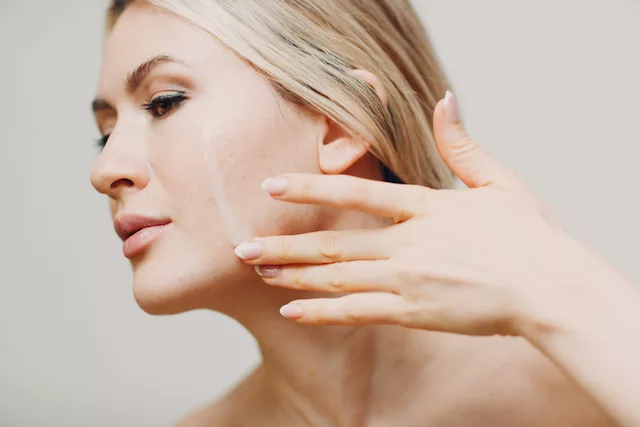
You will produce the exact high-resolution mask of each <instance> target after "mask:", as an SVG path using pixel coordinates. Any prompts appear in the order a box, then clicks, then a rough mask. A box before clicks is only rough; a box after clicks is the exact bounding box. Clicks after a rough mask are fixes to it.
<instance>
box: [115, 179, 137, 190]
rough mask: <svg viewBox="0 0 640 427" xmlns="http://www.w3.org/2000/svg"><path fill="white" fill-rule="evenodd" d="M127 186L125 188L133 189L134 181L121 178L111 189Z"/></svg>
mask: <svg viewBox="0 0 640 427" xmlns="http://www.w3.org/2000/svg"><path fill="white" fill-rule="evenodd" d="M121 185H123V186H125V187H133V181H131V180H130V179H127V178H121V179H119V180H117V181H114V182H112V183H111V188H112V189H114V188H118V187H119V186H121Z"/></svg>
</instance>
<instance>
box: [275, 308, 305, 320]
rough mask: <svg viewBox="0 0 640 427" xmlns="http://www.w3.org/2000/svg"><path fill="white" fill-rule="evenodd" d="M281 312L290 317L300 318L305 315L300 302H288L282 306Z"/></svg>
mask: <svg viewBox="0 0 640 427" xmlns="http://www.w3.org/2000/svg"><path fill="white" fill-rule="evenodd" d="M280 314H281V315H283V316H284V317H286V318H288V319H299V318H301V317H302V316H303V315H304V310H303V309H302V306H301V305H300V304H287V305H284V306H282V308H280Z"/></svg>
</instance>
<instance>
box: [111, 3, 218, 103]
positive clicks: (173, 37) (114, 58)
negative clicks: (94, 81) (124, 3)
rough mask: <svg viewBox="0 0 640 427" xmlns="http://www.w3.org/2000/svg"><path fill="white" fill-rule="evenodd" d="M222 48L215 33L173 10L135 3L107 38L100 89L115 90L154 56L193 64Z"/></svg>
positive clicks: (123, 14) (121, 16)
mask: <svg viewBox="0 0 640 427" xmlns="http://www.w3.org/2000/svg"><path fill="white" fill-rule="evenodd" d="M223 50H224V49H223V48H222V46H221V45H220V44H219V43H217V42H216V40H215V38H214V37H213V36H211V35H210V34H208V33H206V32H204V31H202V30H201V29H199V28H198V27H196V26H195V25H191V24H189V23H188V22H186V21H184V20H183V19H181V18H180V17H178V16H176V15H174V14H173V13H171V12H168V11H166V10H165V9H162V8H160V7H157V6H153V5H150V4H148V3H137V2H136V3H133V4H131V5H130V6H128V7H127V8H126V9H125V10H124V12H123V13H122V14H121V15H120V17H119V18H118V20H117V22H116V24H115V26H114V27H113V29H112V31H111V33H110V34H109V36H108V38H107V42H106V44H105V49H104V54H103V57H102V66H101V70H100V84H99V92H101V93H103V92H104V93H110V92H112V91H113V90H116V87H120V86H122V85H123V82H124V81H125V80H126V77H127V75H128V73H130V72H131V71H132V70H134V69H135V68H136V67H138V66H139V65H140V64H142V63H143V62H145V61H147V60H149V59H151V58H153V57H155V56H158V55H167V56H172V57H175V58H178V59H180V60H181V61H183V62H184V63H186V64H188V65H189V66H192V65H198V64H202V63H203V62H206V61H211V59H212V57H213V56H215V55H220V54H222V53H223ZM218 59H219V58H218Z"/></svg>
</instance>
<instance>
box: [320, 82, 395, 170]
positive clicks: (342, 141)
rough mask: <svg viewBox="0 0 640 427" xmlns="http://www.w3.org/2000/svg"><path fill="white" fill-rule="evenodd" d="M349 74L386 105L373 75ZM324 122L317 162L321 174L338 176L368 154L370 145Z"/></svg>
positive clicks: (385, 99) (378, 83)
mask: <svg viewBox="0 0 640 427" xmlns="http://www.w3.org/2000/svg"><path fill="white" fill-rule="evenodd" d="M349 74H350V75H353V76H354V77H356V78H358V79H360V80H362V81H364V82H365V83H366V84H368V85H369V86H371V88H372V89H373V90H374V91H375V92H376V94H378V97H379V98H380V100H381V101H382V102H383V103H384V104H385V105H386V103H387V94H386V92H385V90H384V88H383V87H382V84H381V83H380V80H378V78H377V77H376V76H375V75H374V74H372V73H370V72H369V71H367V70H362V69H357V70H351V71H349ZM326 121H327V129H326V133H325V135H324V138H323V140H322V141H321V142H320V146H319V147H318V153H319V156H318V161H319V164H320V169H321V170H322V172H323V173H325V174H339V173H342V172H344V171H345V170H347V169H348V168H349V167H351V166H352V165H353V164H354V163H356V162H357V161H358V160H360V159H361V158H362V157H364V156H365V154H367V153H368V152H369V149H370V148H371V143H370V142H368V141H364V140H362V139H360V138H357V137H354V136H351V135H349V134H348V133H347V132H346V131H345V130H344V129H342V128H341V127H340V125H338V124H337V123H334V122H333V121H332V120H330V119H328V118H327V119H326Z"/></svg>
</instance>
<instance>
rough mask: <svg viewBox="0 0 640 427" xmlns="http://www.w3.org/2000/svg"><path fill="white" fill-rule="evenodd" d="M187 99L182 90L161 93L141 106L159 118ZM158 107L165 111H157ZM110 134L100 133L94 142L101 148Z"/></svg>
mask: <svg viewBox="0 0 640 427" xmlns="http://www.w3.org/2000/svg"><path fill="white" fill-rule="evenodd" d="M186 100H187V96H186V95H185V94H184V92H177V93H174V94H171V95H162V96H158V97H155V98H154V99H152V100H151V101H149V102H148V103H144V104H142V108H144V109H145V110H147V111H148V112H149V115H151V117H153V118H154V119H160V118H162V117H164V116H166V115H167V114H169V113H171V112H173V111H174V110H175V109H176V108H179V107H180V106H181V105H182V103H183V102H184V101H186ZM159 109H161V110H165V111H158V110H159ZM110 135H111V134H105V135H102V136H101V137H100V138H98V140H97V141H96V144H97V145H98V147H99V148H100V150H102V149H103V148H104V146H105V145H107V141H108V140H109V136H110Z"/></svg>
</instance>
